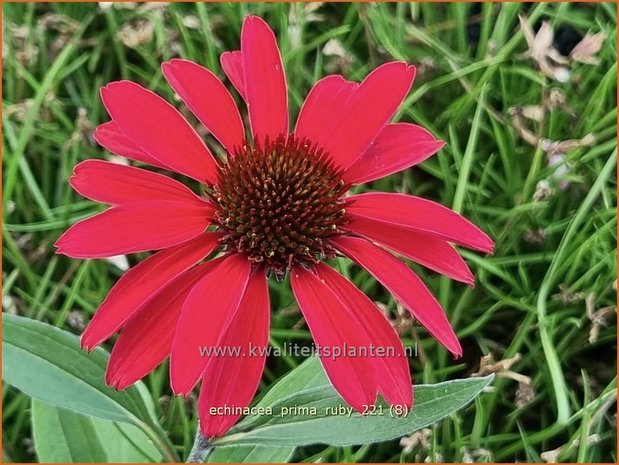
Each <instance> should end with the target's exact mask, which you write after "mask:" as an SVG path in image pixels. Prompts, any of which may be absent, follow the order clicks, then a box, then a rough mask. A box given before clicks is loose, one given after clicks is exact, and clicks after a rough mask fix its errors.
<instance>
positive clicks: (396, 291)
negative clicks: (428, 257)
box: [331, 236, 462, 356]
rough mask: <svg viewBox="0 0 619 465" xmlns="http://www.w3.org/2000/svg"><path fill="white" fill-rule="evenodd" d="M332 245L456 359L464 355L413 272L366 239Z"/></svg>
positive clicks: (336, 241)
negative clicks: (360, 268)
mask: <svg viewBox="0 0 619 465" xmlns="http://www.w3.org/2000/svg"><path fill="white" fill-rule="evenodd" d="M331 242H332V243H333V245H335V247H337V248H338V249H339V250H340V251H341V252H342V253H344V254H345V255H347V256H348V257H350V258H351V259H353V260H354V261H355V262H357V263H358V264H359V265H361V266H362V267H363V268H365V269H366V270H367V271H368V272H369V273H370V274H371V275H372V276H374V278H376V279H377V280H378V281H380V282H381V283H382V284H383V286H385V287H386V288H387V289H388V290H389V292H390V293H391V294H393V296H394V297H395V298H396V299H397V300H398V302H400V303H401V304H402V305H403V306H404V307H406V308H407V309H408V310H409V311H410V312H411V313H412V314H413V316H414V317H415V318H416V319H417V320H419V322H420V323H421V324H422V325H423V326H425V328H426V329H427V330H428V331H429V332H430V334H432V335H433V336H434V337H435V338H436V339H437V340H438V341H439V342H440V343H441V344H443V345H444V346H445V347H446V348H447V349H449V351H450V352H452V353H453V354H454V355H456V356H461V355H462V348H461V347H460V342H459V341H458V338H457V337H456V335H455V333H454V331H453V329H452V328H451V326H450V324H449V321H448V320H447V317H446V316H445V313H443V309H442V308H441V306H440V304H439V303H438V302H437V301H436V299H435V298H434V296H433V295H432V293H431V292H430V290H429V289H428V288H427V287H426V286H425V284H424V283H423V281H421V279H419V276H417V275H416V274H415V273H413V271H412V270H411V269H410V268H408V267H407V266H406V265H405V264H404V263H402V262H401V261H400V260H398V259H397V258H395V257H394V256H393V255H391V254H390V253H388V252H385V251H384V250H382V249H380V248H379V247H376V246H375V245H373V244H371V243H370V242H368V241H367V240H365V239H358V238H354V237H345V236H340V237H337V238H335V239H331Z"/></svg>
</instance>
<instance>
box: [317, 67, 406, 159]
mask: <svg viewBox="0 0 619 465" xmlns="http://www.w3.org/2000/svg"><path fill="white" fill-rule="evenodd" d="M414 78H415V67H414V66H407V65H406V63H402V62H392V63H385V64H384V65H381V66H379V67H378V68H376V69H375V70H374V71H372V72H371V73H370V74H369V75H368V76H367V77H366V78H365V80H364V81H363V82H362V83H361V85H360V86H359V88H358V89H357V90H356V91H355V92H354V93H353V94H352V95H351V96H350V98H348V100H347V101H346V103H345V104H344V105H342V106H341V108H339V109H331V110H332V111H333V112H334V113H335V115H334V117H333V119H332V120H331V122H330V123H329V125H328V126H327V127H326V128H325V130H324V131H323V132H322V135H321V137H320V139H319V140H318V145H319V146H321V147H322V148H323V149H324V150H325V151H326V152H328V153H330V154H331V156H332V157H333V159H334V160H335V162H336V163H337V164H338V165H339V166H340V167H341V168H342V169H347V168H348V167H350V166H351V165H352V164H353V163H354V162H355V160H356V159H357V158H359V156H361V154H362V153H363V152H364V151H365V150H366V149H367V148H368V146H369V145H370V143H371V142H372V141H373V140H374V139H376V137H377V136H378V135H379V134H380V132H381V131H382V129H383V128H384V127H385V125H386V124H387V123H388V122H389V120H390V119H391V117H392V116H393V114H394V113H395V112H396V110H397V109H398V106H399V105H400V103H402V100H404V97H406V94H407V93H408V91H409V89H410V88H411V85H412V83H413V79H414Z"/></svg>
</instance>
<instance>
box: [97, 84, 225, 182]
mask: <svg viewBox="0 0 619 465" xmlns="http://www.w3.org/2000/svg"><path fill="white" fill-rule="evenodd" d="M101 99H102V100H103V104H104V105H105V108H106V109H107V111H108V113H109V114H110V116H111V117H112V119H113V120H114V122H115V123H116V124H117V125H118V127H119V128H120V130H121V131H122V132H123V133H124V134H125V135H126V136H127V137H128V138H129V139H131V141H132V142H133V143H134V144H135V145H137V146H138V147H140V148H141V149H142V150H143V151H144V152H146V153H148V154H149V155H150V156H151V157H153V158H155V159H157V160H159V161H160V162H161V163H163V164H164V165H165V166H168V167H170V169H173V170H174V171H177V172H178V173H182V174H184V175H187V176H189V177H190V178H193V179H196V180H197V181H199V182H208V183H210V184H214V183H215V181H216V180H217V171H218V168H217V162H216V161H215V159H214V158H213V155H212V154H211V152H210V151H209V149H208V148H207V147H206V145H204V142H203V141H202V139H200V136H198V134H197V133H196V131H195V130H194V129H193V128H192V127H191V126H190V125H189V123H188V122H187V121H186V120H185V118H183V116H182V115H181V114H180V113H179V111H178V110H177V109H176V108H174V107H173V106H172V105H170V104H169V103H168V102H166V101H165V100H164V99H162V98H161V97H159V96H158V95H157V94H155V93H154V92H151V91H150V90H148V89H145V88H144V87H142V86H140V85H139V84H136V83H135V82H131V81H118V82H112V83H110V84H108V85H107V86H105V87H103V88H101Z"/></svg>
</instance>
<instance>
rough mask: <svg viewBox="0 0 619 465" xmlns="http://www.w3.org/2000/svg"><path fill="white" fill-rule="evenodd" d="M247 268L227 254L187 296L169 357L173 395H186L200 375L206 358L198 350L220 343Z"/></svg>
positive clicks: (244, 261) (242, 260)
mask: <svg viewBox="0 0 619 465" xmlns="http://www.w3.org/2000/svg"><path fill="white" fill-rule="evenodd" d="M250 266H251V264H250V262H249V260H247V258H246V257H244V256H243V255H239V254H234V255H228V256H226V257H224V258H222V259H220V260H218V263H217V265H216V267H215V268H214V269H213V270H212V271H211V272H210V273H208V274H207V275H206V276H205V277H204V278H202V279H201V280H200V282H198V284H196V285H195V286H194V288H193V289H192V291H191V292H190V293H189V296H188V297H187V299H186V300H185V303H184V304H183V311H182V314H181V317H180V318H179V320H178V324H177V325H176V333H175V335H174V342H173V343H172V353H171V355H170V382H171V384H172V391H174V393H175V394H180V395H187V394H189V392H191V390H192V389H193V387H194V386H195V384H196V383H197V382H198V379H199V378H200V376H201V375H202V373H203V372H204V369H205V368H206V364H207V362H208V358H207V357H204V356H202V354H201V352H200V351H201V348H205V347H216V346H218V345H219V344H220V341H221V339H222V338H223V336H224V334H225V332H226V330H227V329H228V326H229V325H230V322H231V321H232V319H233V318H234V315H235V314H236V313H237V310H238V308H239V303H240V301H241V297H242V296H243V293H244V292H245V287H246V286H247V281H248V279H249V271H250Z"/></svg>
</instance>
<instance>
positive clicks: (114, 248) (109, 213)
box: [54, 200, 214, 258]
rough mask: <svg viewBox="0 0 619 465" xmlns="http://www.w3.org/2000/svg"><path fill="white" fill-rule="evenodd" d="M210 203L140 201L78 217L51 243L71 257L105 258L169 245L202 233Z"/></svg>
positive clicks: (211, 208) (210, 208)
mask: <svg viewBox="0 0 619 465" xmlns="http://www.w3.org/2000/svg"><path fill="white" fill-rule="evenodd" d="M213 211H214V210H213V207H212V206H211V205H209V204H207V203H206V202H203V203H202V205H197V204H195V203H192V202H187V201H183V202H171V201H169V200H166V201H161V202H140V203H131V204H126V205H118V206H116V207H112V208H110V209H108V210H106V211H104V212H102V213H99V214H97V215H94V216H91V217H90V218H86V219H85V220H82V221H79V222H77V223H75V224H74V225H73V226H71V227H70V228H69V229H67V230H66V231H65V233H64V234H63V235H62V236H61V237H60V238H59V239H58V240H57V241H56V243H55V244H54V245H55V246H56V248H57V250H56V253H60V254H64V255H67V256H69V257H73V258H106V257H113V256H114V255H122V254H127V253H135V252H145V251H147V250H157V249H163V248H166V247H170V246H173V245H176V244H180V243H181V242H185V241H187V240H189V239H192V238H194V237H196V236H198V235H200V234H202V233H203V232H204V231H205V230H206V228H207V226H208V225H209V223H210V220H211V218H212V215H213Z"/></svg>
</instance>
